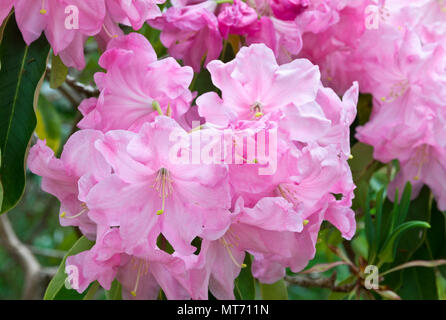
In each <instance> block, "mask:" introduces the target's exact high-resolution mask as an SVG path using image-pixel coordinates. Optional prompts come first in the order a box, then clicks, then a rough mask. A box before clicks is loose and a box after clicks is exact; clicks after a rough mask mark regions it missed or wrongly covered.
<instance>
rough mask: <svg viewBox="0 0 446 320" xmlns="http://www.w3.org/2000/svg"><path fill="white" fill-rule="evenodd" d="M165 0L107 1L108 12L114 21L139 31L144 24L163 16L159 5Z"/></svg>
mask: <svg viewBox="0 0 446 320" xmlns="http://www.w3.org/2000/svg"><path fill="white" fill-rule="evenodd" d="M164 2H165V0H133V1H128V0H107V1H106V5H107V11H108V13H109V14H110V16H111V18H112V20H113V21H115V22H118V23H121V24H125V25H130V26H132V28H133V29H134V30H139V29H140V28H141V27H142V25H143V24H144V22H145V21H146V20H149V19H154V18H156V17H159V16H161V10H160V8H159V7H158V4H162V3H164Z"/></svg>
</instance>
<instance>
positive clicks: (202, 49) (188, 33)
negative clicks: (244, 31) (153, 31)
mask: <svg viewBox="0 0 446 320" xmlns="http://www.w3.org/2000/svg"><path fill="white" fill-rule="evenodd" d="M216 7H217V4H216V2H215V1H204V2H202V3H198V4H193V5H188V6H184V7H170V8H168V9H167V11H166V12H164V14H163V16H162V17H159V18H156V19H155V20H151V21H150V22H149V24H150V25H151V26H153V27H154V28H157V29H160V30H162V32H161V42H162V43H163V45H164V46H165V47H167V48H168V49H169V54H170V55H171V56H172V57H174V58H176V59H179V60H182V61H183V63H184V64H185V65H188V66H191V67H192V68H193V69H194V71H195V72H199V71H200V70H201V66H202V64H203V66H206V65H207V64H208V62H209V61H211V60H215V59H218V57H219V55H220V52H221V50H222V48H223V44H222V36H221V34H220V31H219V29H218V21H217V17H216V16H215V14H214V10H215V9H216Z"/></svg>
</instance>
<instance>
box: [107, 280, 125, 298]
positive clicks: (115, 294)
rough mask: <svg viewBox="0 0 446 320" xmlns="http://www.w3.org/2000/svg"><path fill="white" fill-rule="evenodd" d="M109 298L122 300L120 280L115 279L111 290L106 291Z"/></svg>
mask: <svg viewBox="0 0 446 320" xmlns="http://www.w3.org/2000/svg"><path fill="white" fill-rule="evenodd" d="M105 296H106V297H107V300H122V285H121V284H120V283H119V282H118V280H116V279H115V280H113V282H112V285H111V288H110V290H108V291H106V292H105Z"/></svg>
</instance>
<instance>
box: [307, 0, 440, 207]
mask: <svg viewBox="0 0 446 320" xmlns="http://www.w3.org/2000/svg"><path fill="white" fill-rule="evenodd" d="M372 7H373V8H375V10H372V11H371V13H372V15H370V13H369V15H368V14H367V11H365V10H362V9H361V10H358V8H357V9H356V10H351V9H348V8H347V9H344V10H342V11H341V12H340V21H339V23H338V24H337V25H334V26H332V27H330V28H329V29H328V30H326V31H325V32H323V33H322V34H319V35H317V36H315V35H308V36H307V39H305V37H304V48H303V50H302V52H301V56H303V57H307V58H309V59H310V60H311V61H313V62H314V63H317V64H318V65H319V66H320V67H321V72H322V74H323V81H324V83H325V84H326V85H330V86H332V87H334V88H335V89H336V90H337V91H338V93H339V92H342V91H343V90H345V88H347V87H348V86H349V83H350V81H351V80H352V79H354V80H356V81H358V82H359V86H360V90H361V92H364V93H370V94H372V96H373V111H372V115H371V118H370V121H368V122H367V123H366V124H365V125H364V126H362V127H360V128H358V129H357V135H356V136H357V138H358V139H359V140H360V141H362V142H364V143H367V144H370V145H372V146H373V147H374V157H375V158H376V159H378V160H379V161H382V162H384V163H386V162H389V161H391V160H393V159H397V160H399V163H400V171H399V173H398V175H397V177H396V179H395V180H394V181H393V182H392V183H391V187H392V189H391V191H392V192H391V193H390V196H391V198H392V197H393V193H394V191H395V189H396V188H398V189H399V190H402V189H403V188H404V185H405V183H406V182H408V181H409V182H411V184H412V185H413V187H414V190H415V192H414V193H413V194H412V197H413V198H415V197H416V196H417V195H418V193H419V191H420V190H421V187H422V186H423V185H425V184H426V185H428V186H429V187H430V189H431V190H432V192H433V194H434V195H435V197H436V200H437V202H438V206H439V208H440V210H446V185H445V184H444V182H443V181H444V180H445V179H446V158H445V154H446V149H445V147H446V139H445V138H444V137H445V133H446V131H445V128H446V122H445V120H446V116H445V115H446V113H445V112H446V103H445V101H446V100H445V92H446V78H445V71H446V65H445V61H446V59H445V58H446V56H445V52H446V51H445V50H446V46H445V44H446V43H445V40H446V29H445V24H444V21H445V19H446V3H445V2H444V1H426V0H416V1H410V2H403V1H379V2H378V1H375V4H374V5H373V6H372ZM373 19H374V20H375V21H373ZM368 20H369V23H370V24H371V25H370V26H369V27H367V24H363V21H366V22H367V21H368ZM352 25H362V26H363V27H362V28H361V27H358V28H353V29H354V30H355V31H356V32H354V33H341V31H342V30H345V29H344V28H346V27H348V28H350V26H352Z"/></svg>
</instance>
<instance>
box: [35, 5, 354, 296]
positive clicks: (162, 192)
mask: <svg viewBox="0 0 446 320" xmlns="http://www.w3.org/2000/svg"><path fill="white" fill-rule="evenodd" d="M273 3H275V4H277V3H276V2H273ZM235 4H236V5H241V3H235ZM205 5H209V4H206V3H204V4H203V3H200V4H198V6H205ZM307 5H308V4H307V2H305V1H301V2H299V3H297V4H295V3H294V2H292V1H290V2H289V4H287V6H296V7H298V8H301V7H302V8H303V7H305V6H307ZM274 8H275V10H277V11H280V10H282V9H284V8H282V7H281V6H274ZM287 8H288V7H287ZM175 10H177V9H175ZM178 10H180V11H181V12H183V11H184V10H188V9H178ZM206 10H208V9H206ZM299 10H301V9H299ZM299 10H298V9H296V12H298V11H299ZM209 12H210V11H209ZM177 13H178V12H177ZM183 13H184V12H183ZM194 23H204V22H202V21H199V20H195V19H194ZM206 23H207V22H206ZM209 25H210V24H208V26H209ZM189 26H190V25H189ZM164 32H167V31H164ZM208 32H209V30H208V31H206V32H205V33H208ZM218 32H219V31H218ZM203 45H206V44H203ZM99 63H100V65H101V67H102V68H103V69H104V72H100V73H97V74H96V75H95V81H96V84H97V86H98V89H99V90H100V95H99V97H98V98H91V99H87V100H85V101H84V102H83V103H82V104H81V105H80V107H79V109H80V111H81V112H82V114H83V116H84V117H83V119H82V120H81V121H80V122H79V124H78V126H79V128H81V130H80V131H78V132H76V133H75V134H73V135H72V136H71V137H70V139H69V141H68V143H67V144H66V145H65V148H64V150H63V152H62V155H61V157H60V159H57V158H55V157H54V155H53V153H52V151H51V150H50V149H49V148H48V147H46V146H45V143H44V142H43V141H40V142H38V143H37V144H36V145H35V146H34V147H33V148H32V149H31V151H30V156H29V160H28V164H29V168H30V169H31V170H32V171H33V172H34V173H36V174H38V175H41V176H42V177H43V179H42V187H43V189H44V190H45V191H47V192H49V193H51V194H53V195H55V196H56V197H57V198H58V199H59V200H60V202H61V209H60V220H61V223H62V224H63V225H72V226H78V227H79V228H80V230H81V231H82V232H83V233H84V235H86V236H87V237H88V238H90V239H92V240H95V245H94V246H93V247H92V248H91V249H90V250H88V251H84V252H82V253H80V254H77V255H75V256H71V257H69V258H68V259H67V267H73V266H74V267H76V268H78V270H79V275H80V276H79V283H78V287H77V288H76V289H77V290H78V291H80V292H82V291H84V290H85V289H86V288H87V287H88V285H89V284H90V283H92V282H93V281H98V282H99V283H100V284H101V286H102V287H104V288H106V289H110V286H111V283H112V281H113V280H114V279H117V280H118V281H119V282H120V283H121V284H122V287H123V297H125V298H128V299H155V298H156V297H157V296H158V294H159V290H160V288H161V289H162V290H163V292H164V293H165V295H166V297H167V298H169V299H190V298H192V299H207V298H208V292H209V291H210V292H211V293H212V295H213V296H215V297H216V298H219V299H233V298H234V280H235V278H236V277H237V276H238V275H239V273H240V271H241V269H242V268H245V267H246V264H245V256H246V255H247V254H249V255H251V256H252V257H253V263H252V272H253V275H254V276H255V277H256V278H258V279H259V280H260V281H262V282H265V283H273V282H275V281H277V280H278V279H280V278H282V277H283V276H284V274H285V270H286V268H290V269H291V270H292V271H294V272H298V271H300V270H302V269H303V268H304V267H305V266H306V265H307V263H308V261H309V260H311V259H312V258H313V257H314V255H315V245H316V241H317V238H318V233H319V229H320V226H321V223H322V222H323V221H325V220H327V221H329V222H330V223H331V224H333V225H334V226H335V227H336V228H338V229H339V230H340V232H341V233H342V236H343V237H344V238H345V239H351V238H352V236H353V235H354V232H355V229H356V223H355V215H354V212H353V211H352V210H351V209H350V206H351V202H352V198H353V190H354V188H355V186H354V184H353V181H352V176H351V172H350V169H349V167H348V164H347V159H348V158H349V157H350V147H349V143H350V142H349V140H350V131H349V130H350V129H349V127H350V125H351V123H352V122H353V120H354V118H355V115H356V104H357V98H358V85H357V83H352V85H351V88H349V89H348V90H347V91H346V92H345V94H344V95H343V97H342V99H341V98H339V97H338V96H337V95H336V94H335V92H334V91H333V90H332V89H330V88H328V87H324V86H323V85H322V83H321V80H320V73H319V68H318V67H317V66H316V65H314V64H312V63H311V62H310V61H309V60H307V59H296V60H293V61H291V62H289V63H286V64H281V65H279V64H278V62H277V60H276V56H275V54H274V51H273V50H271V49H270V48H268V47H267V46H266V45H264V44H253V45H251V46H248V47H243V48H241V49H240V51H239V52H238V53H237V55H236V57H235V59H234V60H232V61H230V62H227V63H223V62H221V61H219V60H214V61H210V62H209V63H208V65H207V68H208V70H209V72H210V74H211V77H212V82H213V83H214V85H215V86H216V87H218V88H219V89H220V91H221V96H219V95H217V94H216V93H215V92H208V93H205V94H202V95H200V96H199V97H198V98H197V99H196V105H194V104H193V100H194V97H195V96H196V94H195V93H192V92H190V90H189V85H190V83H191V81H192V77H193V71H192V68H191V67H189V66H181V65H180V64H178V62H176V61H175V60H174V59H173V58H169V57H168V58H164V59H158V58H157V56H156V53H155V51H154V50H153V48H152V47H151V45H150V43H149V42H148V40H147V39H146V38H144V37H143V36H142V35H140V34H137V33H130V34H129V35H126V36H121V37H117V38H115V39H112V40H111V41H110V42H109V44H108V47H107V50H106V51H105V52H104V54H103V55H102V57H101V59H100V61H99ZM197 146H198V147H197ZM206 156H207V157H206ZM206 159H207V160H206ZM209 160H210V161H209ZM278 163H280V165H277V164H278Z"/></svg>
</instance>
